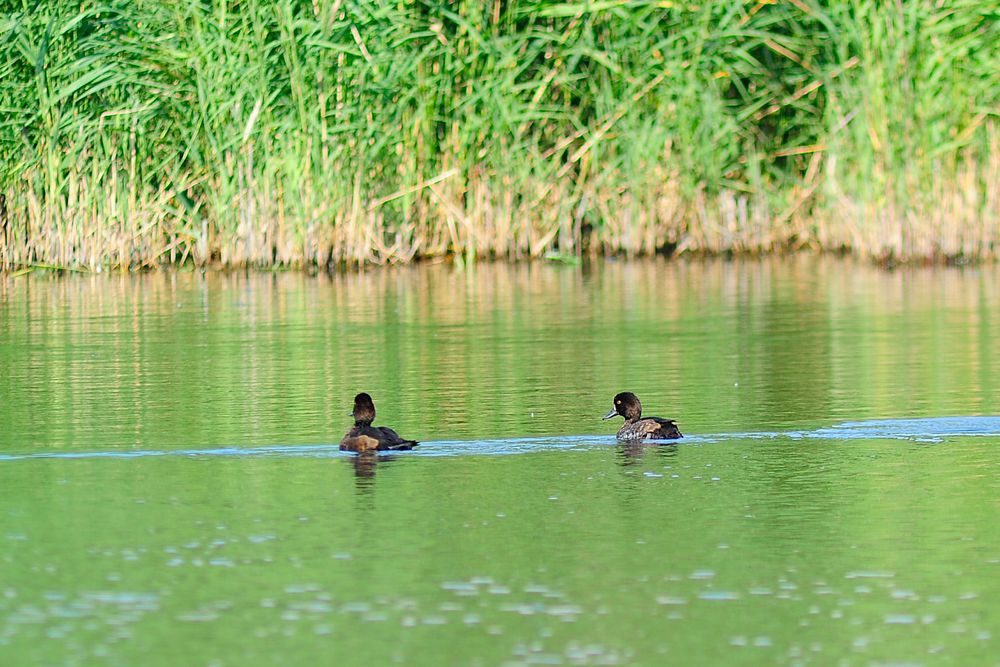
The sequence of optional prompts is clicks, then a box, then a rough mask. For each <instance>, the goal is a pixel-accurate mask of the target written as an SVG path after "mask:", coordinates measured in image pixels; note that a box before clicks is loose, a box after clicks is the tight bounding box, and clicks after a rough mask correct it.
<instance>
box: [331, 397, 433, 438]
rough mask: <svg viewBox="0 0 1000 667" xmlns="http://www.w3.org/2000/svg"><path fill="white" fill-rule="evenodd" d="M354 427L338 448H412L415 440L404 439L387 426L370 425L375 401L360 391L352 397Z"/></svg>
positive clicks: (372, 419) (373, 418) (373, 419)
mask: <svg viewBox="0 0 1000 667" xmlns="http://www.w3.org/2000/svg"><path fill="white" fill-rule="evenodd" d="M351 416H352V417H354V428H352V429H351V430H350V431H348V432H347V433H346V434H345V435H344V438H343V439H342V440H341V441H340V449H341V450H342V451H348V452H358V453H361V452H374V451H384V450H401V449H413V448H414V447H415V446H416V444H417V441H416V440H406V439H404V438H401V437H399V434H398V433H396V432H395V431H393V430H392V429H391V428H389V427H388V426H372V422H373V421H375V403H373V402H372V397H371V396H369V395H368V394H365V393H360V394H358V395H357V396H355V397H354V410H353V411H352V412H351Z"/></svg>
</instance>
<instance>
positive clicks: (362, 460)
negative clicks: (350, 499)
mask: <svg viewBox="0 0 1000 667" xmlns="http://www.w3.org/2000/svg"><path fill="white" fill-rule="evenodd" d="M397 458H399V457H397V456H393V455H391V454H388V455H386V454H376V453H375V452H372V451H367V452H358V455H357V456H352V457H350V463H351V467H353V468H354V477H355V478H356V479H357V481H358V488H359V489H362V488H367V487H368V486H370V485H371V484H372V483H374V481H375V470H376V469H377V468H378V466H379V465H380V464H382V465H385V464H388V463H389V462H390V461H394V460H396V459H397Z"/></svg>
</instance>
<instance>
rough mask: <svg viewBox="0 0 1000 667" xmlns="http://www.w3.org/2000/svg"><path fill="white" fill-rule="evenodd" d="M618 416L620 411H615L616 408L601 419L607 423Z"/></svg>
mask: <svg viewBox="0 0 1000 667" xmlns="http://www.w3.org/2000/svg"><path fill="white" fill-rule="evenodd" d="M617 416H618V411H617V410H615V409H614V408H611V412H609V413H608V414H606V415H604V416H603V417H601V419H603V420H604V421H607V420H609V419H611V418H613V417H617Z"/></svg>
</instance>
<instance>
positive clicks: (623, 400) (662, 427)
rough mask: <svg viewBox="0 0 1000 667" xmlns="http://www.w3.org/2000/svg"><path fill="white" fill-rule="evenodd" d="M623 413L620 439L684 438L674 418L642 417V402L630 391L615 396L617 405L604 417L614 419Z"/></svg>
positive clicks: (619, 432) (619, 430) (619, 433)
mask: <svg viewBox="0 0 1000 667" xmlns="http://www.w3.org/2000/svg"><path fill="white" fill-rule="evenodd" d="M618 415H621V416H622V417H624V418H625V423H624V424H622V427H621V428H620V429H618V439H619V440H645V439H647V438H649V439H655V440H675V439H677V438H683V437H684V436H683V435H681V431H680V429H678V428H677V424H675V423H674V420H673V419H663V418H661V417H646V418H645V419H643V418H642V404H641V403H640V402H639V397H638V396H636V395H635V394H633V393H632V392H630V391H625V392H622V393H620V394H618V395H617V396H615V405H614V407H613V408H611V412H609V413H608V414H606V415H604V419H612V418H613V417H617V416H618Z"/></svg>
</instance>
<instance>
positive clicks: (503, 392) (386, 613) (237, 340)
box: [0, 257, 1000, 667]
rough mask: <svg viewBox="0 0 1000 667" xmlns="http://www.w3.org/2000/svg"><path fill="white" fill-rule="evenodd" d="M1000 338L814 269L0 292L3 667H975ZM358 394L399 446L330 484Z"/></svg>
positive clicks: (997, 508) (996, 536)
mask: <svg viewBox="0 0 1000 667" xmlns="http://www.w3.org/2000/svg"><path fill="white" fill-rule="evenodd" d="M998 326H1000V270H998V269H996V268H982V269H958V268H927V269H906V270H899V271H894V272H885V271H880V270H877V269H874V268H871V267H868V266H866V265H864V264H857V263H853V262H850V261H846V260H832V259H817V258H814V257H802V258H797V259H792V260H783V261H762V262H757V261H746V262H723V261H707V262H694V261H693V262H673V263H670V262H664V261H644V262H629V263H626V262H607V263H600V264H595V265H592V266H590V265H588V266H585V267H582V268H580V267H562V266H550V265H540V264H533V265H521V266H510V265H491V264H480V265H477V266H474V267H472V268H467V269H464V270H463V269H456V268H453V267H449V266H443V265H421V266H416V267H409V268H388V269H379V270H374V271H369V272H366V273H362V274H350V275H337V276H332V277H329V276H319V277H310V276H306V275H301V274H294V273H292V274H263V275H260V274H251V275H245V274H222V273H208V274H204V275H203V274H201V273H173V272H164V273H157V274H150V275H143V276H92V277H91V276H72V277H65V278H59V277H52V276H40V275H33V276H23V277H18V278H9V277H8V278H0V665H4V666H6V665H164V666H166V665H205V666H209V665H237V666H242V665H282V666H283V667H284V666H291V665H383V664H402V665H531V664H546V665H549V664H554V665H664V664H676V665H1000V449H998V447H1000V419H997V418H994V417H991V415H995V414H997V413H998V412H1000V411H998V409H997V402H998V398H1000V360H998V359H1000V337H998V335H997V333H996V332H997V331H998ZM362 390H364V391H368V392H370V393H371V394H372V395H373V396H374V398H375V402H376V406H377V408H378V411H379V419H378V422H377V423H382V424H388V425H391V426H393V427H394V428H396V430H398V431H399V432H400V433H401V434H402V435H404V436H406V437H410V438H417V439H419V440H421V441H423V444H422V445H421V446H420V447H419V448H418V449H417V450H415V451H414V452H407V453H401V454H398V455H394V456H392V457H386V458H383V459H368V458H363V459H358V458H357V457H355V456H353V455H348V454H341V453H339V452H338V451H336V446H335V445H336V443H337V442H338V441H339V439H340V437H341V436H342V435H343V433H344V431H346V430H347V428H348V427H349V425H350V422H351V420H350V417H348V416H347V413H348V412H349V411H350V409H351V399H352V397H353V395H354V394H355V393H356V392H358V391H362ZM623 390H631V391H634V392H635V393H637V394H638V395H639V396H640V398H641V399H642V400H643V404H644V407H645V409H646V411H647V413H650V414H658V415H660V416H664V417H672V418H675V419H677V421H678V423H679V424H680V427H681V429H682V431H684V433H685V434H686V435H687V437H686V438H685V440H683V441H681V443H680V444H676V445H661V446H625V445H620V444H618V443H616V441H615V439H614V437H613V434H614V431H615V429H616V428H617V424H618V423H620V420H618V422H614V423H613V422H602V421H601V420H600V417H601V416H602V415H603V414H604V413H605V412H607V410H608V409H609V408H610V407H611V397H612V396H613V395H614V394H615V393H616V392H618V391H623Z"/></svg>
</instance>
